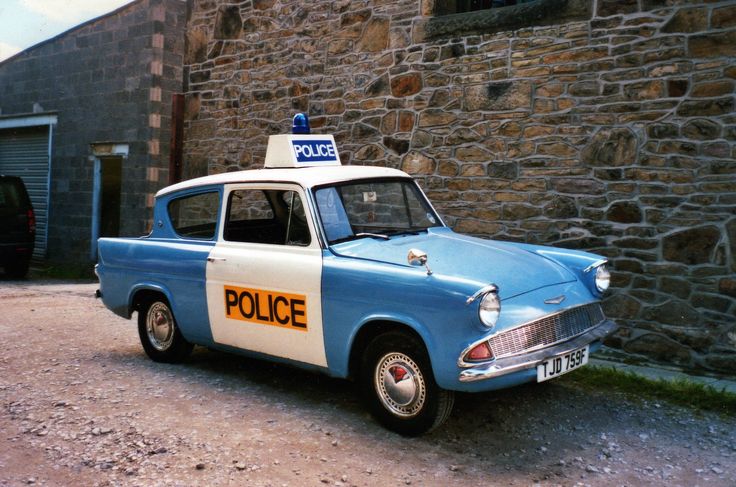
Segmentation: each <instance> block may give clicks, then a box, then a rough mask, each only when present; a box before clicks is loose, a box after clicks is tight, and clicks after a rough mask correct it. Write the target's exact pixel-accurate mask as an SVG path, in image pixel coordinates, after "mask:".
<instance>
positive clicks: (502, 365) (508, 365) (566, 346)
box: [458, 320, 618, 382]
mask: <svg viewBox="0 0 736 487" xmlns="http://www.w3.org/2000/svg"><path fill="white" fill-rule="evenodd" d="M617 328H618V325H617V324H616V323H614V322H613V321H611V320H604V321H603V322H601V323H600V324H599V325H598V326H596V327H594V328H592V329H590V330H588V331H587V332H585V333H584V334H582V335H579V336H578V337H576V338H573V339H572V340H568V341H567V342H564V343H561V344H559V345H555V346H552V347H549V348H545V349H544V350H539V351H537V352H532V353H528V354H524V355H516V356H513V357H507V358H502V359H498V360H495V361H492V362H488V363H485V364H482V365H477V366H475V367H473V368H472V369H466V370H463V371H462V372H460V375H459V377H458V379H459V380H460V382H475V381H479V380H486V379H493V378H495V377H500V376H502V375H506V374H510V373H512V372H518V371H520V370H525V369H531V368H533V367H536V366H537V365H538V364H540V363H542V362H544V361H545V360H547V359H549V358H552V357H555V356H557V355H562V354H565V353H568V352H571V351H573V350H576V349H578V348H582V347H584V346H585V345H589V344H591V343H593V342H594V341H596V340H600V339H602V338H605V337H606V336H608V335H610V334H611V333H613V332H614V331H616V329H617Z"/></svg>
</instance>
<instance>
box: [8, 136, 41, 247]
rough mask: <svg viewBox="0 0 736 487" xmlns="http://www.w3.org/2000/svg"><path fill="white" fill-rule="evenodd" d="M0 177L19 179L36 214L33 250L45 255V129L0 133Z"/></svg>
mask: <svg viewBox="0 0 736 487" xmlns="http://www.w3.org/2000/svg"><path fill="white" fill-rule="evenodd" d="M0 174H5V175H6V176H20V177H21V178H22V179H23V182H24V183H25V185H26V189H27V190H28V194H29V195H30V197H31V202H32V203H33V209H34V210H35V213H36V248H35V250H34V252H33V256H34V257H37V258H43V257H45V255H46V235H47V232H46V229H47V227H48V200H49V183H48V182H49V126H48V125H45V126H42V127H23V128H13V129H3V130H0Z"/></svg>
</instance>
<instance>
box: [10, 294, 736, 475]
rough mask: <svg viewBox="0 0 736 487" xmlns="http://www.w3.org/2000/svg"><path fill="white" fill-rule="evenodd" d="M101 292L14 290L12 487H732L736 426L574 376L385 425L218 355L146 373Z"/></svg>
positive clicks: (305, 377)
mask: <svg viewBox="0 0 736 487" xmlns="http://www.w3.org/2000/svg"><path fill="white" fill-rule="evenodd" d="M96 288H97V286H96V284H67V283H59V282H33V281H26V282H11V281H7V280H5V281H0V310H1V311H0V336H1V337H2V352H1V353H0V486H15V485H28V484H35V485H76V486H86V485H141V486H149V485H229V484H233V485H253V486H284V485H286V486H321V485H345V486H352V485H355V486H374V485H377V486H394V485H421V486H425V485H428V486H432V485H438V486H447V485H466V486H477V485H494V486H495V485H537V484H538V485H544V486H547V485H564V486H572V485H591V486H622V485H627V486H635V485H647V486H649V485H655V486H656V485H661V486H668V487H669V486H678V485H681V486H688V487H690V486H696V485H698V486H731V487H733V486H735V485H736V420H734V419H732V418H725V419H724V418H721V417H719V416H717V415H713V414H695V413H693V412H691V411H689V410H685V409H681V408H678V407H674V406H670V405H668V404H657V403H654V402H649V401H633V400H631V399H628V398H626V397H623V396H620V395H616V394H610V393H607V392H606V391H605V390H600V391H597V392H594V393H590V392H585V391H583V390H581V389H578V388H576V387H575V386H574V385H573V384H572V383H570V382H569V381H567V380H566V378H564V377H563V378H560V379H558V380H554V381H550V382H547V383H544V384H540V385H534V386H528V387H526V386H525V387H519V388H515V389H512V390H506V391H500V392H496V393H484V394H476V395H464V394H461V395H459V397H458V398H457V401H456V406H455V410H454V413H453V415H452V417H451V418H450V419H449V420H448V422H447V423H446V424H445V425H444V426H443V427H442V428H441V429H440V430H438V431H436V432H435V433H433V434H431V435H427V436H424V437H422V438H418V439H407V438H403V437H400V436H397V435H395V434H393V433H390V432H388V431H386V430H384V429H382V428H381V427H380V426H378V425H377V424H376V423H375V422H374V421H373V420H372V419H371V418H370V416H369V415H368V414H367V413H366V411H365V410H364V409H363V407H362V406H361V404H360V402H359V401H358V399H357V396H358V394H357V391H356V390H355V388H354V386H353V384H351V383H350V382H347V381H342V380H334V379H330V378H327V377H323V376H320V375H315V374H311V373H307V372H303V371H299V370H295V369H291V368H288V367H285V366H278V365H273V364H269V363H266V362H261V361H257V360H251V359H246V358H242V357H237V356H233V355H227V354H223V353H219V352H212V351H209V350H207V349H200V348H197V349H195V353H194V354H193V356H192V358H191V360H190V361H189V362H188V363H186V364H184V365H162V364H156V363H153V362H151V361H150V360H148V359H147V358H146V357H145V356H144V354H143V351H142V349H141V346H140V344H139V342H138V337H137V332H136V327H135V322H134V321H128V320H124V319H121V318H119V317H116V316H115V315H113V314H112V313H111V312H109V311H108V310H106V309H105V308H104V307H103V305H102V303H101V302H100V301H98V300H95V299H94V297H93V293H94V290H95V289H96Z"/></svg>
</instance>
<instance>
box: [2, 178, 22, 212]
mask: <svg viewBox="0 0 736 487" xmlns="http://www.w3.org/2000/svg"><path fill="white" fill-rule="evenodd" d="M23 196H24V195H22V194H21V188H19V184H17V183H16V182H15V181H13V180H12V179H8V180H0V208H19V207H20V206H21V205H22V204H23V201H24V200H25V198H24V197H23Z"/></svg>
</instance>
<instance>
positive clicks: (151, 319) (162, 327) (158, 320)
mask: <svg viewBox="0 0 736 487" xmlns="http://www.w3.org/2000/svg"><path fill="white" fill-rule="evenodd" d="M146 332H147V334H148V341H149V342H150V343H151V345H153V348H155V349H156V350H159V351H164V350H166V349H168V348H169V347H170V346H171V343H172V342H173V341H174V317H173V316H172V314H171V310H169V307H168V306H166V305H165V304H164V303H161V302H158V303H153V304H152V305H151V307H150V308H148V313H147V314H146Z"/></svg>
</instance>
